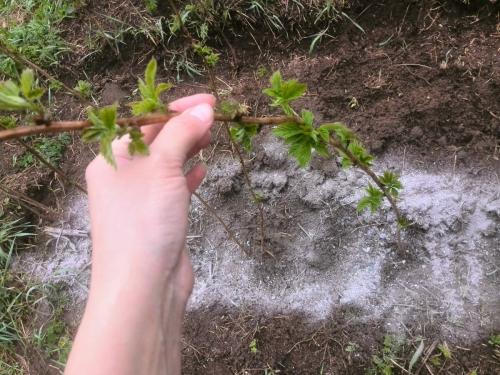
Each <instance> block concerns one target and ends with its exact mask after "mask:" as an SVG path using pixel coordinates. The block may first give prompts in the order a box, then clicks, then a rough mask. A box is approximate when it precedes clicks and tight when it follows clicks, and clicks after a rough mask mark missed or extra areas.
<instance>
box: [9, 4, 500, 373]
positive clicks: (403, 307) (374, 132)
mask: <svg viewBox="0 0 500 375" xmlns="http://www.w3.org/2000/svg"><path fill="white" fill-rule="evenodd" d="M422 4H423V5H419V4H418V3H416V2H411V1H408V2H391V1H386V2H381V3H373V2H367V1H365V2H360V3H359V4H358V5H357V6H354V7H353V8H352V9H350V13H352V14H356V15H359V16H357V18H356V22H358V23H359V24H360V25H362V26H363V28H364V29H365V31H366V34H363V33H361V32H359V30H357V29H356V28H355V27H354V26H353V25H352V24H350V23H349V22H347V23H345V24H342V25H341V26H340V27H339V31H338V32H337V34H335V35H334V38H333V39H332V40H328V41H326V42H325V43H324V44H322V45H321V46H320V48H319V49H318V51H317V53H316V54H315V55H313V56H309V55H307V52H306V51H307V46H295V47H294V48H293V49H285V48H284V47H283V48H281V47H280V46H279V45H277V46H275V48H270V46H271V45H273V43H274V42H273V40H272V39H271V37H267V36H265V35H262V36H261V37H260V38H259V39H257V40H256V42H257V43H258V47H257V46H256V45H255V42H254V41H252V40H242V39H237V40H234V41H233V40H232V41H231V42H232V43H233V44H234V47H235V48H236V50H237V51H238V53H239V59H240V60H241V61H252V64H250V65H244V66H243V67H242V68H241V69H240V70H239V71H238V72H235V71H232V70H230V69H228V68H219V70H218V71H217V75H218V76H219V77H220V78H221V85H220V88H221V91H222V90H224V91H223V92H222V94H223V95H226V96H230V97H234V98H236V99H239V100H246V102H247V103H248V104H249V105H251V106H252V108H257V112H259V113H261V112H262V111H265V109H264V108H266V105H265V103H266V102H265V100H266V99H264V97H263V96H262V95H261V94H260V92H261V89H262V88H263V87H265V85H266V78H258V77H257V75H256V74H255V71H256V68H257V66H259V65H260V64H262V65H263V66H265V67H266V68H267V69H268V70H269V71H272V70H275V69H280V70H281V71H282V73H283V75H284V76H285V77H296V78H297V79H299V80H300V81H304V82H306V83H307V84H308V86H309V94H308V95H307V96H306V97H305V98H304V99H303V100H302V101H301V103H300V105H303V106H304V107H305V108H308V109H310V110H312V111H314V112H315V114H316V115H317V117H318V120H319V121H322V120H338V121H343V122H345V123H346V124H347V125H348V126H350V127H352V128H353V129H354V130H355V131H356V132H358V134H359V135H360V138H361V139H362V140H364V142H365V144H366V145H367V146H369V147H370V149H371V150H372V152H373V153H374V154H375V155H376V156H377V161H376V163H375V170H377V171H382V170H383V169H387V168H388V169H392V170H394V171H397V172H398V173H400V174H401V176H402V182H403V185H404V191H403V193H402V196H401V201H400V206H401V209H402V211H403V213H404V214H406V215H407V216H408V217H409V218H410V219H411V220H412V222H413V223H414V225H412V226H411V228H410V229H408V230H407V231H406V232H405V233H404V234H403V249H400V248H398V246H397V244H396V241H395V232H394V226H393V225H392V224H391V223H392V220H393V215H392V213H391V212H390V210H389V207H385V208H384V210H383V211H382V212H381V213H380V214H377V215H369V214H363V215H358V214H357V213H356V209H355V208H356V202H357V200H358V199H359V196H360V194H361V192H362V188H363V187H364V186H366V183H367V180H366V178H365V177H364V176H363V174H362V173H359V172H357V171H353V170H350V171H344V170H342V169H341V168H340V167H339V166H338V165H337V163H336V161H335V160H320V159H316V160H314V161H313V163H312V165H311V166H310V167H308V168H306V169H300V168H298V167H297V165H296V163H295V162H294V161H293V160H292V159H291V158H290V157H288V155H287V151H286V149H285V147H284V145H283V144H282V143H281V142H280V141H278V140H276V139H275V138H274V137H272V135H271V134H270V133H269V131H268V130H266V129H264V130H262V132H261V134H260V135H259V136H258V137H257V140H256V142H255V143H256V144H255V149H254V151H253V152H252V153H250V154H248V155H246V160H247V165H248V167H249V169H250V170H251V174H250V177H251V181H252V184H253V186H254V188H255V189H256V190H257V191H258V192H259V193H261V194H262V195H263V197H264V207H265V212H266V223H267V226H266V228H267V236H266V248H267V249H268V250H269V251H270V252H271V253H272V254H273V256H270V255H267V254H261V253H260V252H259V251H258V246H257V244H258V240H259V235H258V211H257V209H256V207H255V205H254V204H252V202H251V199H250V197H249V194H248V190H247V189H246V188H245V186H244V183H243V176H242V171H241V167H240V165H239V163H238V161H237V159H235V158H234V157H233V156H232V153H231V150H230V147H229V146H228V145H227V140H224V139H223V138H222V137H220V138H216V139H217V141H216V142H215V143H214V145H213V148H212V149H210V150H208V151H206V152H205V153H204V154H203V155H202V156H201V158H202V159H204V160H205V161H206V162H207V163H208V165H209V174H208V176H207V179H206V182H205V183H204V184H203V186H202V187H201V189H200V194H201V195H202V196H203V197H204V198H205V199H207V200H208V201H209V202H210V203H211V205H213V207H215V208H216V209H217V211H218V212H219V213H220V215H221V216H222V217H223V218H224V220H225V221H226V222H228V223H231V226H232V228H233V230H234V231H235V232H236V233H237V234H238V236H239V238H240V239H241V240H242V241H244V242H245V243H246V244H247V245H248V246H250V247H253V248H254V252H253V253H252V256H251V257H248V256H246V255H245V254H243V253H242V252H241V251H240V250H239V249H238V248H237V247H236V246H235V245H234V244H233V243H231V241H230V240H228V238H227V235H226V234H225V232H224V230H223V229H222V228H221V227H220V226H219V225H218V223H217V222H216V221H215V220H214V219H213V218H212V217H211V216H210V215H209V213H208V212H206V211H205V210H204V208H203V206H201V205H200V204H199V202H197V201H196V200H195V199H194V200H193V205H192V210H191V216H190V220H191V230H190V234H189V237H188V245H189V248H190V251H191V256H192V259H193V265H194V268H195V273H196V285H195V290H194V292H193V295H192V298H191V300H190V303H189V307H188V314H187V317H186V321H185V338H184V373H186V374H199V373H206V374H228V373H235V374H243V373H245V374H250V373H264V372H265V371H271V370H274V371H275V373H277V372H276V371H280V372H279V373H280V374H360V373H364V372H365V371H366V370H367V369H369V368H370V367H371V366H372V357H371V356H372V355H373V354H377V353H380V351H381V350H382V342H383V340H384V336H385V335H394V336H398V337H404V338H406V339H407V340H408V341H407V342H406V344H405V346H404V347H403V348H402V349H401V353H400V354H399V355H400V358H401V363H408V360H409V358H410V357H411V355H412V353H413V352H414V351H415V348H416V347H417V345H418V342H419V340H418V338H419V337H422V338H424V342H425V345H426V349H428V348H429V347H432V345H435V344H437V343H439V344H441V343H443V342H447V343H448V344H449V345H450V348H451V349H452V353H453V360H450V361H448V362H445V363H444V364H442V366H440V367H432V365H431V364H430V363H428V364H427V365H426V366H423V367H422V368H421V369H419V370H418V371H417V373H421V374H424V373H431V374H437V373H447V374H469V373H471V371H473V370H474V369H477V371H478V373H479V374H498V373H500V365H499V358H498V357H496V356H495V354H494V353H493V350H492V349H491V348H489V347H488V346H487V345H486V344H485V343H486V341H487V338H488V337H489V336H490V335H491V334H493V333H496V332H498V331H499V330H500V314H499V313H500V293H499V290H500V178H499V173H500V163H499V159H498V158H499V157H500V143H499V138H500V121H499V115H500V104H499V100H498V98H500V90H499V79H500V58H499V43H498V41H499V38H500V34H499V32H500V30H499V22H500V21H499V19H498V10H496V13H495V10H494V9H498V7H497V8H495V6H494V5H492V6H491V7H489V6H488V7H486V8H481V7H479V8H477V9H478V11H477V12H474V11H471V10H470V9H469V8H463V7H460V6H458V5H456V4H455V3H453V2H445V3H438V2H423V3H422ZM273 46H274V45H273ZM259 49H261V50H263V51H264V53H263V54H262V55H259V53H258V51H259ZM256 53H257V54H256ZM158 57H161V52H160V51H158ZM106 66H108V67H107V68H106V69H107V71H105V72H100V71H99V72H98V73H96V76H95V77H94V81H95V82H98V84H99V85H100V87H101V88H102V89H103V92H102V95H103V96H106V98H105V100H106V101H108V100H109V101H110V102H112V101H114V100H115V99H120V98H118V96H123V93H120V91H121V90H120V88H121V89H122V90H123V91H125V92H128V91H129V90H128V88H129V87H131V86H132V85H133V84H134V81H135V78H134V77H132V76H131V75H129V74H127V73H130V72H132V71H133V72H135V73H137V74H139V71H140V70H141V69H142V68H143V66H140V67H138V68H137V71H136V69H135V68H134V67H130V65H128V64H127V62H126V61H121V62H118V63H116V64H115V65H114V66H111V65H109V64H108V65H106ZM139 68H140V69H139ZM165 74H166V73H165ZM103 76H109V77H112V78H111V79H110V80H107V81H106V80H103V79H102V77H103ZM167 78H168V77H167ZM110 85H117V86H118V89H116V87H114V88H113V87H111V86H110ZM179 86H180V87H179V88H177V89H175V90H174V91H173V93H172V96H173V97H177V96H181V95H184V94H187V93H194V92H200V91H203V90H207V89H206V86H205V85H204V82H203V79H202V80H201V81H200V82H197V81H190V80H188V81H186V82H185V83H184V84H180V85H179ZM353 98H355V99H356V102H357V103H358V105H357V106H355V108H352V106H351V105H350V104H351V103H353ZM261 108H262V110H261ZM92 156H93V154H92V153H91V151H90V149H89V148H88V147H86V146H85V147H83V146H81V145H79V144H75V146H74V148H73V149H71V150H70V152H69V156H68V160H67V161H66V165H65V169H66V170H70V171H71V173H74V174H75V175H76V176H77V177H78V178H80V179H81V176H82V174H83V170H84V167H85V165H86V162H87V161H88V160H90V158H91V157H92ZM45 199H46V200H49V201H50V200H51V199H54V198H52V197H46V198H45ZM56 200H57V201H58V202H59V204H60V205H61V206H62V207H63V208H64V214H63V215H62V216H61V217H60V218H58V219H56V220H55V221H54V222H53V223H50V224H47V225H46V226H47V227H51V228H52V229H50V228H49V230H48V232H47V233H46V234H45V236H46V237H44V238H45V240H46V241H45V240H44V241H43V243H41V245H43V247H44V251H40V249H38V250H37V251H32V252H26V253H24V254H22V255H21V257H20V258H19V259H18V262H17V267H19V269H22V270H23V271H26V272H30V273H31V274H32V275H34V276H35V277H36V278H38V279H42V280H44V281H51V282H53V281H62V282H64V283H65V284H67V286H68V289H69V290H70V293H71V295H72V296H73V308H72V311H70V312H69V314H68V319H69V320H71V321H72V323H73V325H74V327H76V326H77V324H78V321H79V318H80V316H81V313H82V309H83V306H84V302H85V298H86V293H87V285H88V277H89V272H90V263H89V255H90V251H91V249H90V241H89V236H88V232H89V225H88V217H87V212H86V209H87V201H86V197H85V196H83V195H81V194H80V193H78V192H76V191H71V190H69V191H66V193H65V194H61V193H59V195H58V196H57V199H56ZM253 340H256V341H255V345H256V351H252V350H250V343H251V342H252V341H253ZM350 347H355V350H353V351H352V350H349V349H348V348H350ZM435 353H436V352H433V355H434V354H435ZM429 356H430V354H429ZM394 371H396V373H399V372H400V373H406V372H405V371H406V370H405V371H403V370H400V369H398V367H395V368H394ZM268 373H271V372H268Z"/></svg>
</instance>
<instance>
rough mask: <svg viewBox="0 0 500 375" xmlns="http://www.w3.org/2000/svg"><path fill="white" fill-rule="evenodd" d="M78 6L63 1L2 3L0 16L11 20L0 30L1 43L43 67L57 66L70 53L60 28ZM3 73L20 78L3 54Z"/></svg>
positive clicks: (0, 57) (0, 64)
mask: <svg viewBox="0 0 500 375" xmlns="http://www.w3.org/2000/svg"><path fill="white" fill-rule="evenodd" d="M75 6H76V2H73V1H62V0H57V1H50V0H17V1H13V0H3V1H0V16H1V17H2V18H3V19H5V20H8V21H7V22H8V23H7V25H6V27H5V28H2V29H0V41H2V42H3V43H5V44H7V45H8V46H10V47H13V48H14V49H16V50H17V51H18V52H20V53H21V54H23V55H24V56H25V57H26V58H28V59H30V60H31V61H33V62H35V63H37V64H39V65H41V66H44V67H47V66H53V65H57V64H58V62H59V58H60V56H61V54H62V53H64V52H65V51H67V50H68V49H67V47H66V44H65V42H64V40H63V39H62V38H61V36H60V32H59V30H58V28H57V26H58V24H59V23H60V22H61V21H62V20H64V19H65V18H67V17H70V16H71V15H72V14H73V12H74V11H75ZM0 74H3V75H5V76H8V77H15V76H16V75H17V69H16V64H15V63H14V61H12V60H11V59H10V58H9V57H6V56H4V55H0Z"/></svg>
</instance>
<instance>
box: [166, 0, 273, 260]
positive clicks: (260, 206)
mask: <svg viewBox="0 0 500 375" xmlns="http://www.w3.org/2000/svg"><path fill="white" fill-rule="evenodd" d="M169 4H170V7H171V8H172V9H173V11H174V12H175V14H176V17H177V18H178V20H179V24H180V27H181V29H182V31H183V32H184V34H185V35H186V37H187V38H189V40H190V41H191V46H192V47H193V48H194V46H195V45H196V44H199V41H198V40H197V39H196V38H195V37H193V35H192V34H191V33H190V31H189V30H188V28H187V27H186V25H185V24H184V22H183V20H182V17H181V14H180V12H179V9H178V8H177V7H176V6H175V3H174V1H173V0H169ZM224 39H225V41H226V43H227V44H228V46H229V47H230V50H231V52H232V53H233V57H234V58H235V60H236V53H235V51H234V49H233V48H232V46H231V44H230V43H229V41H228V40H227V38H225V36H224ZM203 62H204V63H205V67H206V68H207V72H208V80H209V83H210V90H211V91H212V93H213V94H214V96H215V98H216V99H217V101H218V102H219V92H218V91H217V81H216V79H215V73H214V70H213V67H212V66H211V65H210V64H208V63H207V62H206V60H205V59H203ZM235 62H236V61H235ZM216 120H217V119H216ZM223 126H224V128H225V129H226V133H227V136H228V138H229V141H230V142H231V144H232V145H233V149H234V151H235V152H236V155H237V156H238V160H239V162H240V164H241V170H242V172H243V178H244V180H245V183H246V185H247V186H248V190H249V191H250V194H251V195H252V198H253V200H254V203H255V204H256V205H257V208H258V209H259V217H260V232H261V239H260V250H261V253H263V252H264V251H265V249H264V242H265V239H266V232H265V228H266V224H265V218H264V207H263V204H262V202H259V197H258V195H257V193H255V190H254V189H253V187H252V183H251V181H250V177H249V175H248V171H247V169H246V166H245V160H244V159H243V155H241V151H240V149H239V147H238V145H237V144H236V143H235V142H234V141H233V139H232V137H231V130H230V129H229V124H228V122H227V121H224V124H223ZM266 252H267V253H269V252H268V251H266ZM269 254H271V255H272V253H269Z"/></svg>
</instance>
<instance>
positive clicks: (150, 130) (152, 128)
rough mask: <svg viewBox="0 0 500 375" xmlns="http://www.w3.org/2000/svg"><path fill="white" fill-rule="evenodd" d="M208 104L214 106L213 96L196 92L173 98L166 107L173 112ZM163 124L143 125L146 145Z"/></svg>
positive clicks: (152, 139)
mask: <svg viewBox="0 0 500 375" xmlns="http://www.w3.org/2000/svg"><path fill="white" fill-rule="evenodd" d="M203 103H206V104H209V105H210V106H212V107H215V97H214V96H213V95H210V94H196V95H191V96H187V97H185V98H181V99H177V100H174V101H173V102H172V103H170V104H169V105H168V108H169V109H170V110H171V111H174V112H184V111H185V110H187V109H189V108H191V107H194V106H196V105H198V104H203ZM163 125H164V124H155V125H148V126H143V127H142V128H141V131H142V132H143V133H144V142H145V143H146V144H147V145H150V144H151V143H152V142H153V141H154V139H155V138H156V136H157V135H158V133H159V132H160V130H161V129H162V128H163Z"/></svg>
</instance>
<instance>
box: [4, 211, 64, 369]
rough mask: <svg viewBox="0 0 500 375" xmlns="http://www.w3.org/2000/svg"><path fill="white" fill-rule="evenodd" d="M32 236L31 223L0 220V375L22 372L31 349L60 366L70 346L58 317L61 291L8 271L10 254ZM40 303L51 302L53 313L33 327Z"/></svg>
mask: <svg viewBox="0 0 500 375" xmlns="http://www.w3.org/2000/svg"><path fill="white" fill-rule="evenodd" d="M32 236H33V233H32V226H31V225H29V224H25V223H22V222H20V221H19V220H17V221H16V220H14V221H12V220H8V219H5V218H3V219H0V373H1V374H22V373H24V372H23V371H24V370H25V368H24V363H25V358H24V356H27V355H29V353H30V352H31V350H32V349H33V350H34V349H35V348H36V349H37V351H38V352H41V353H43V357H44V358H46V359H49V360H52V361H53V362H54V364H55V365H57V366H58V367H59V368H61V369H62V368H64V364H65V363H66V360H67V357H68V354H69V350H70V348H71V340H70V336H69V335H68V330H67V327H66V324H65V323H64V322H63V321H62V320H61V317H62V312H63V309H64V306H65V303H64V301H63V297H62V295H61V293H60V292H59V291H56V289H55V288H53V287H49V286H48V285H37V284H32V283H31V282H29V281H28V280H26V279H24V278H23V276H22V275H19V274H14V273H12V272H11V271H10V267H9V266H10V263H11V259H12V256H13V255H14V253H15V252H16V251H17V250H18V249H19V247H20V246H21V244H22V243H23V242H24V241H25V240H26V239H27V238H29V237H32ZM42 302H48V303H49V304H51V305H52V310H53V313H52V314H51V317H50V319H48V320H47V321H46V323H45V324H44V325H43V326H42V327H40V328H38V329H36V328H35V326H34V320H33V315H34V313H35V311H36V310H37V306H38V305H39V304H40V303H42ZM54 306H58V307H57V308H54Z"/></svg>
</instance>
